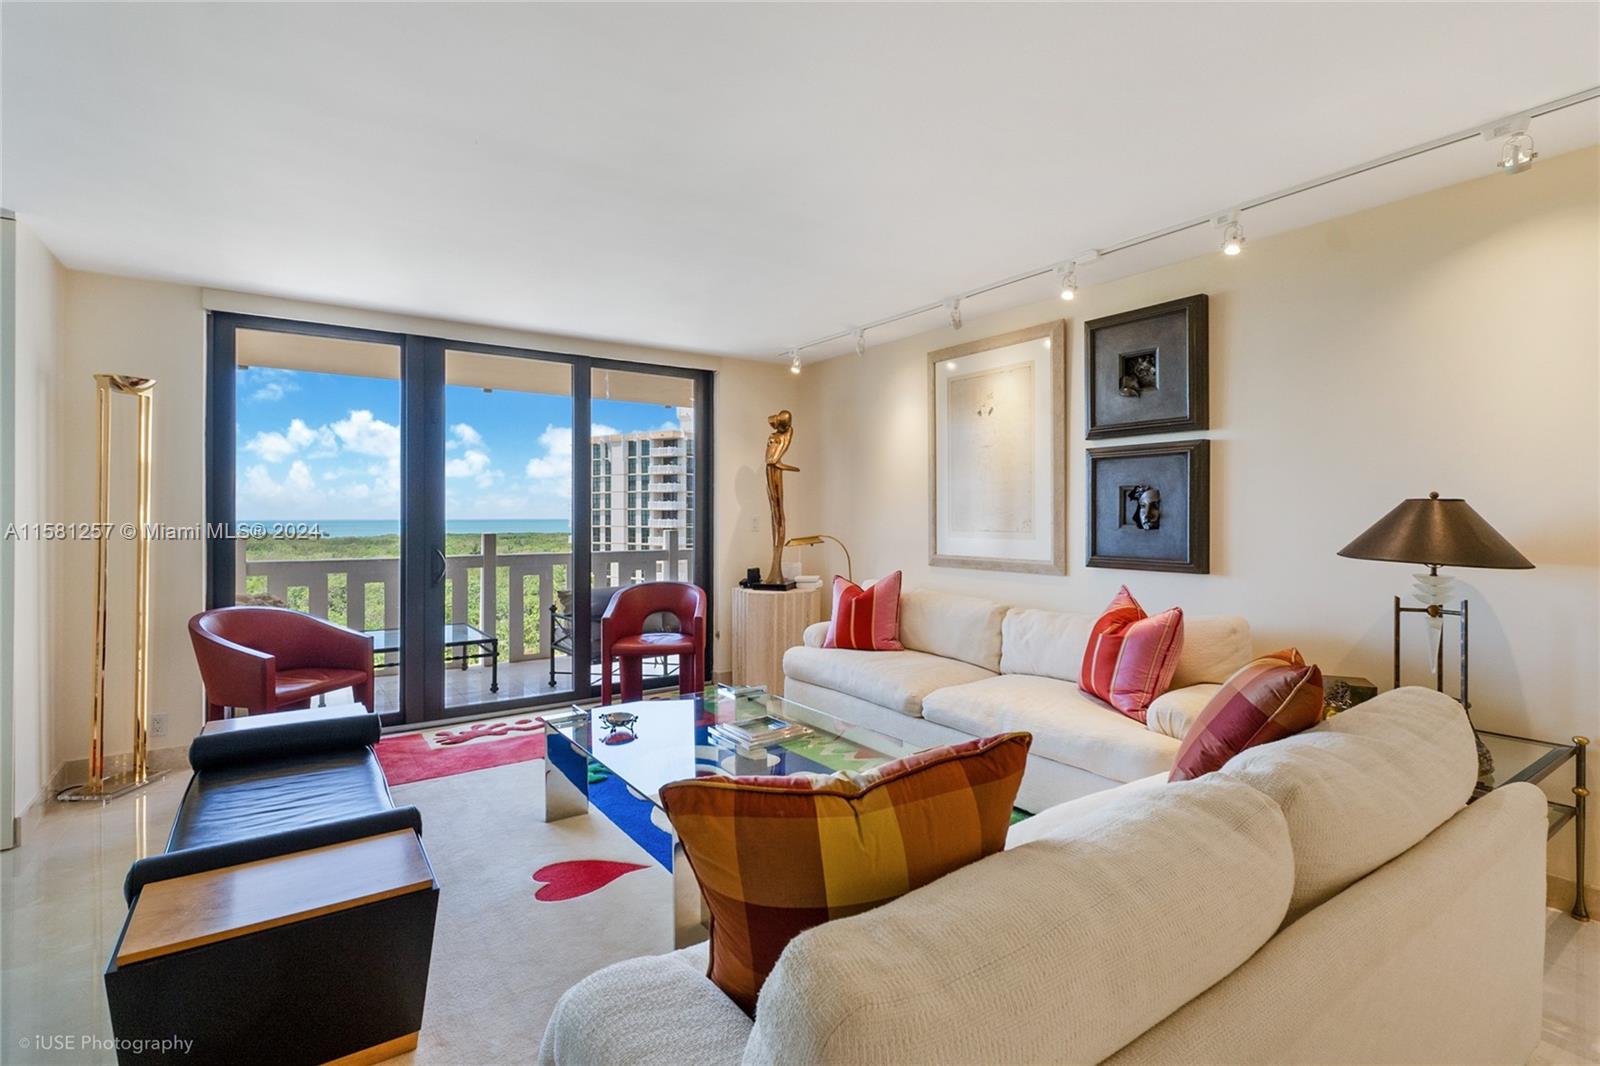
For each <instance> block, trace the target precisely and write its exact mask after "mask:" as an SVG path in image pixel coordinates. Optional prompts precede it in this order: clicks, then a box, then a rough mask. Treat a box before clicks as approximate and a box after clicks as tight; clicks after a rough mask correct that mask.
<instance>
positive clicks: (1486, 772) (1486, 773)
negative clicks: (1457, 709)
mask: <svg viewBox="0 0 1600 1066" xmlns="http://www.w3.org/2000/svg"><path fill="white" fill-rule="evenodd" d="M1472 739H1473V742H1474V743H1476V744H1477V745H1478V784H1480V785H1482V786H1483V787H1485V788H1493V787H1494V755H1493V754H1492V753H1491V752H1490V751H1489V749H1488V748H1487V747H1486V746H1485V745H1484V743H1483V738H1482V737H1480V736H1479V735H1478V731H1477V730H1476V729H1474V730H1473V731H1472Z"/></svg>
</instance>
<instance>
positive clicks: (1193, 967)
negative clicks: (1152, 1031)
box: [744, 711, 1294, 1066]
mask: <svg viewBox="0 0 1600 1066" xmlns="http://www.w3.org/2000/svg"><path fill="white" fill-rule="evenodd" d="M1105 713H1107V714H1108V715H1109V714H1113V712H1110V711H1107V712H1105ZM1128 724H1132V723H1128ZM1118 791H1119V792H1120V791H1121V790H1118ZM1069 806H1071V805H1070V804H1069ZM1060 829H1061V832H1059V833H1054V834H1051V835H1049V836H1047V837H1045V838H1041V839H1037V840H1034V841H1032V842H1031V843H1028V844H1025V845H1023V846H1021V847H1017V848H1012V849H1011V850H1009V851H1005V852H1003V853H1001V854H999V855H991V856H990V857H988V858H986V859H984V860H982V861H981V862H977V863H973V864H972V865H970V866H964V867H962V868H961V869H959V870H956V871H955V872H954V873H950V874H946V875H945V876H944V877H942V878H940V879H939V880H937V881H935V882H933V883H932V884H931V885H928V886H926V887H924V888H920V889H918V890H916V891H915V892H910V893H908V894H906V895H904V896H902V897H900V898H899V899H897V900H895V901H894V902H893V903H889V904H887V905H885V906H883V907H879V908H877V909H876V910H872V911H869V912H867V913H866V914H861V915H856V916H854V917H851V918H844V919H841V920H839V921H836V922H828V923H827V924H825V925H821V926H818V927H817V928H815V929H811V930H808V931H807V932H805V933H802V934H801V935H800V936H798V937H796V938H795V939H794V940H793V941H791V942H790V944H789V947H788V950H786V951H785V952H784V953H783V957H782V958H781V959H780V960H779V961H778V965H777V967H776V968H775V969H774V970H773V972H772V975H771V977H770V978H768V980H767V984H766V987H765V989H764V990H763V991H762V993H761V1007H760V1010H759V1011H757V1013H756V1023H755V1027H754V1029H753V1030H752V1031H751V1034H750V1044H749V1046H748V1047H747V1048H746V1051H745V1058H744V1061H745V1063H746V1066H761V1064H766V1063H845V1062H849V1063H996V1062H1098V1061H1100V1060H1101V1059H1103V1058H1105V1057H1106V1056H1107V1055H1110V1054H1111V1053H1113V1052H1114V1051H1116V1050H1117V1049H1118V1048H1120V1047H1122V1046H1123V1045H1124V1044H1126V1043H1128V1042H1129V1041H1130V1040H1132V1039H1134V1038H1135V1037H1137V1036H1138V1035H1139V1034H1140V1033H1142V1032H1144V1031H1145V1030H1146V1029H1148V1028H1150V1026H1152V1025H1154V1024H1156V1023H1157V1022H1159V1021H1160V1020H1161V1019H1162V1018H1165V1017H1166V1016H1167V1015H1169V1014H1171V1013H1172V1012H1173V1011H1174V1010H1177V1009H1178V1008H1179V1007H1181V1006H1182V1005H1183V1004H1185V1003H1187V1002H1188V1001H1189V1000H1191V999H1193V998H1194V997H1195V996H1197V995H1199V994H1200V993H1202V992H1203V991H1205V990H1206V989H1207V988H1208V987H1210V986H1211V985H1212V984H1214V983H1215V982H1217V981H1219V980H1221V979H1222V978H1223V977H1224V976H1226V975H1227V974H1228V973H1229V972H1230V971H1232V970H1234V969H1235V968H1236V967H1238V966H1239V965H1240V964H1241V963H1243V962H1244V961H1245V960H1246V959H1248V958H1249V957H1250V956H1251V955H1252V954H1253V953H1254V952H1256V951H1257V950H1258V949H1259V948H1260V947H1261V945H1262V944H1264V943H1265V942H1266V941H1267V940H1268V938H1270V937H1271V936H1272V935H1273V933H1274V932H1275V931H1276V930H1277V928H1278V925H1279V923H1280V921H1281V919H1282V916H1283V911H1284V907H1285V905H1286V904H1287V903H1288V900H1289V890H1290V886H1291V884H1292V882H1293V876H1294V874H1293V869H1292V866H1293V863H1292V858H1291V853H1290V850H1289V841H1288V833H1287V831H1286V829H1285V827H1284V823H1283V815H1282V814H1280V813H1279V812H1278V810H1277V808H1276V807H1274V806H1273V804H1272V802H1271V801H1270V800H1268V799H1267V798H1266V797H1265V796H1263V795H1261V794H1260V793H1258V792H1256V791H1255V790H1253V789H1250V788H1246V787H1243V786H1241V785H1238V784H1237V783H1236V782H1227V781H1222V780H1218V779H1216V778H1215V777H1212V778H1207V779H1205V780H1203V781H1191V782H1185V783H1183V784H1178V785H1170V786H1165V787H1162V788H1159V789H1153V790H1134V791H1132V792H1130V793H1129V794H1128V795H1126V796H1122V797H1121V798H1120V801H1119V802H1115V803H1104V804H1100V805H1098V806H1096V807H1095V808H1094V809H1093V810H1092V811H1089V812H1086V813H1085V814H1084V815H1083V816H1082V817H1080V818H1077V819H1074V820H1073V821H1072V822H1071V824H1070V825H1066V826H1061V827H1060ZM1248 1023H1249V1020H1248V1018H1245V1019H1243V1020H1242V1021H1241V1024H1248Z"/></svg>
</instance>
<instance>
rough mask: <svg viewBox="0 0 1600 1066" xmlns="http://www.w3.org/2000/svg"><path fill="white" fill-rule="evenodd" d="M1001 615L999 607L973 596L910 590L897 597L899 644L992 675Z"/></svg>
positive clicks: (997, 654) (1003, 610)
mask: <svg viewBox="0 0 1600 1066" xmlns="http://www.w3.org/2000/svg"><path fill="white" fill-rule="evenodd" d="M1005 614H1006V608H1005V606H1004V605H1003V604H999V603H994V602H992V601H990V600H984V599H979V598H978V597H976V596H957V595H955V594H953V593H949V592H933V591H930V590H928V589H913V590H911V591H909V592H906V593H903V594H902V595H901V597H900V643H902V644H904V645H905V646H906V647H907V648H909V649H911V650H913V651H925V652H927V653H928V654H930V655H942V656H943V657H944V658H946V659H959V660H961V661H962V662H964V663H971V664H972V665H973V666H981V667H982V668H983V669H985V670H987V671H989V672H990V673H991V674H992V673H996V672H997V671H998V670H999V669H1000V622H1001V619H1003V618H1004V617H1005Z"/></svg>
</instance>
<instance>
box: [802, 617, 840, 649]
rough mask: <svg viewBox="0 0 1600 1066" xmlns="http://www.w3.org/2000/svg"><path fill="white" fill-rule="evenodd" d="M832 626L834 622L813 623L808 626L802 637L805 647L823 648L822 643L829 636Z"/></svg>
mask: <svg viewBox="0 0 1600 1066" xmlns="http://www.w3.org/2000/svg"><path fill="white" fill-rule="evenodd" d="M832 624H833V623H832V622H812V623H811V624H810V625H808V626H806V631H805V634H804V635H803V636H802V637H801V639H802V640H803V641H805V646H806V647H808V648H820V647H822V642H823V641H824V640H825V639H827V636H828V627H829V626H830V625H832Z"/></svg>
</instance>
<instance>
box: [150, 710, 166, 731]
mask: <svg viewBox="0 0 1600 1066" xmlns="http://www.w3.org/2000/svg"><path fill="white" fill-rule="evenodd" d="M150 735H151V736H153V737H164V736H166V735H167V716H166V715H164V714H152V715H151V716H150Z"/></svg>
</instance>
